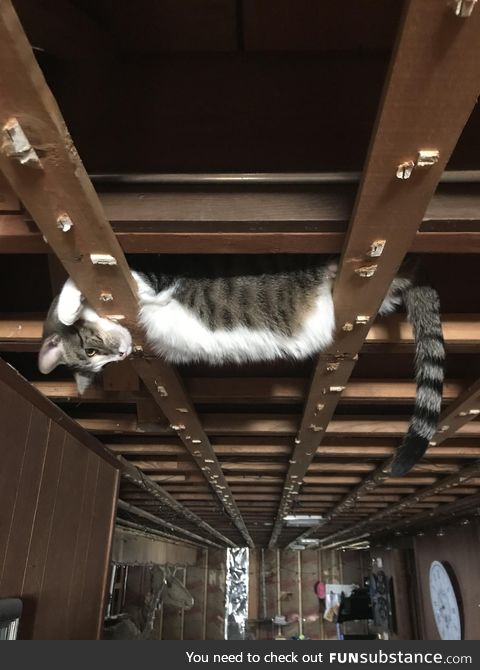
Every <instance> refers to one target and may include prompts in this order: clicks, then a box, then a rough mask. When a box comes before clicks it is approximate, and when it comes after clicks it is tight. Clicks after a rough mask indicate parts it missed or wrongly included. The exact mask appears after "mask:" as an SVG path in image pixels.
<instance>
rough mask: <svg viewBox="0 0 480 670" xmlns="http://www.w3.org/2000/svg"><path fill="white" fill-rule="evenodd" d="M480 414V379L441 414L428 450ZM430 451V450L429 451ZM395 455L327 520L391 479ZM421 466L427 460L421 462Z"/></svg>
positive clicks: (349, 507)
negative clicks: (390, 473) (391, 466)
mask: <svg viewBox="0 0 480 670" xmlns="http://www.w3.org/2000/svg"><path fill="white" fill-rule="evenodd" d="M479 415H480V380H477V381H476V382H475V383H473V384H472V385H471V386H469V388H467V389H466V390H465V391H464V392H463V393H462V394H461V395H460V396H459V397H458V398H457V399H456V400H455V401H454V402H452V403H451V404H450V405H449V406H448V407H447V408H446V409H445V411H444V412H442V414H441V416H440V420H439V422H438V425H439V429H438V431H437V433H436V435H435V437H434V440H432V441H431V442H430V447H429V449H436V450H439V449H440V450H441V449H442V447H440V446H439V445H440V444H441V443H442V442H445V440H447V439H449V438H452V437H453V436H454V435H456V434H457V433H458V431H459V430H460V429H461V428H462V427H463V426H465V425H467V424H468V423H469V422H471V421H472V420H474V419H477V418H478V416H479ZM427 453H428V451H427ZM392 460H393V457H390V458H389V459H387V460H386V461H384V463H382V464H381V465H380V466H379V467H378V468H377V469H376V470H375V472H374V473H372V474H371V475H369V476H368V477H366V478H365V480H364V481H363V482H362V483H361V484H360V485H359V486H357V487H356V488H355V489H354V490H353V491H351V492H350V493H348V494H347V495H346V496H345V497H344V498H343V500H342V501H341V502H340V503H338V504H337V505H335V506H334V508H333V509H332V510H331V511H330V512H329V513H328V515H326V522H327V523H330V522H331V521H332V520H333V519H336V518H337V517H338V516H340V515H341V514H343V513H344V512H348V511H350V510H351V509H352V507H354V506H355V502H356V501H357V500H358V499H359V498H361V497H362V496H365V495H370V494H371V493H372V492H373V491H374V490H375V489H376V488H377V487H378V486H381V485H382V484H384V483H385V481H387V480H388V479H389V471H390V465H391V463H392ZM421 465H422V466H423V465H424V461H422V464H421ZM324 526H325V521H324V522H323V523H322V524H319V525H318V526H314V527H312V528H309V529H308V530H306V531H305V532H304V533H302V534H301V535H299V536H298V538H296V539H295V540H293V542H291V543H290V544H292V543H294V542H297V541H300V540H301V539H304V538H307V537H309V536H310V535H313V534H315V533H316V532H317V531H319V530H320V529H321V528H322V529H323V528H324Z"/></svg>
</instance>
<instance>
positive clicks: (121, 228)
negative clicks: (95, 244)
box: [0, 185, 480, 254]
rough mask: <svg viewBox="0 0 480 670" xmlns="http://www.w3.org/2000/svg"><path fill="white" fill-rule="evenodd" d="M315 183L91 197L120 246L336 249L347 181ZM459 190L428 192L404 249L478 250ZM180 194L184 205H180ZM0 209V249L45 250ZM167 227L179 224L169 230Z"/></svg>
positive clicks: (474, 209) (20, 221) (15, 214)
mask: <svg viewBox="0 0 480 670" xmlns="http://www.w3.org/2000/svg"><path fill="white" fill-rule="evenodd" d="M319 188H320V187H319ZM321 188H322V193H316V194H315V193H314V194H312V193H310V192H302V191H301V190H298V192H294V193H292V194H291V195H290V196H289V197H288V198H287V197H286V196H285V195H284V194H283V193H278V194H271V193H261V194H251V193H229V194H222V197H221V198H220V197H219V196H218V197H215V196H212V195H211V194H210V195H208V194H198V193H193V194H191V195H190V198H189V194H185V193H184V192H181V193H179V194H177V195H176V194H175V193H165V194H163V197H162V194H149V193H147V194H145V193H142V192H139V193H114V194H112V193H99V194H98V196H99V199H100V202H101V204H102V206H103V208H104V211H105V214H106V216H107V218H108V219H109V221H110V222H111V225H112V228H113V230H114V232H115V235H116V237H117V240H118V242H119V244H120V246H121V247H122V249H123V251H124V252H125V253H145V254H153V253H170V254H174V253H195V254H202V253H203V254H211V253H222V254H233V253H248V254H252V253H254V254H255V253H256V254H258V253H292V252H294V253H312V252H315V253H324V254H338V253H340V252H341V250H342V247H343V243H344V240H345V231H346V225H347V220H348V216H349V214H350V211H351V200H352V194H351V188H350V189H349V190H348V191H347V192H346V193H345V194H343V195H340V194H339V190H338V187H337V188H333V187H329V188H327V187H321ZM466 191H467V192H466V194H465V195H464V196H460V195H458V194H457V193H453V194H450V195H449V194H443V193H442V194H439V195H437V196H434V198H433V200H432V206H431V208H429V210H427V212H426V214H425V217H424V221H423V224H422V228H421V229H420V231H419V232H418V233H417V234H416V235H415V238H414V239H413V242H412V246H411V249H410V251H411V252H413V253H427V254H430V253H445V254H458V253H468V254H471V253H480V230H478V225H479V214H478V211H479V210H480V202H479V201H480V196H478V195H475V194H473V193H471V185H470V186H469V185H467V187H466ZM0 192H1V185H0ZM139 196H141V198H140V197H139ZM202 196H203V197H202ZM314 196H316V199H315V200H314V205H312V204H311V201H312V197H314ZM232 199H234V202H235V210H234V211H236V210H239V211H238V212H236V217H235V219H233V220H232V219H231V217H232V209H233V207H232ZM323 199H325V203H323V202H322V201H323ZM185 200H187V202H188V206H185V205H184V204H183V203H184V201H185ZM217 200H219V202H217ZM244 200H245V202H244ZM317 200H318V202H317ZM144 201H146V203H145V204H144V205H143V206H145V209H146V211H145V212H144V213H143V212H142V204H143V203H144ZM332 201H333V202H334V203H335V204H334V206H333V207H332ZM337 201H338V202H337ZM0 204H1V200H0ZM195 204H196V205H197V207H196V210H195V211H193V210H194V205H195ZM255 207H256V209H255ZM163 209H164V210H165V213H162V214H159V213H158V210H160V211H162V210H163ZM212 209H213V210H214V213H212V212H211V211H210V210H212ZM205 210H207V212H209V211H210V217H209V218H210V220H205ZM285 210H286V211H285ZM0 211H3V212H4V213H3V215H1V214H0V254H3V253H9V254H30V253H48V251H49V248H48V245H47V244H46V243H45V242H44V240H43V239H42V235H41V233H39V231H38V230H37V229H36V228H35V227H34V226H32V225H31V219H30V217H29V215H28V213H20V212H19V211H18V208H17V209H16V210H11V211H8V210H3V208H2V207H1V206H0ZM198 212H202V213H203V218H201V217H200V216H199V214H198ZM195 215H196V216H197V219H195ZM272 216H274V217H275V218H272ZM172 222H174V223H172ZM174 226H175V228H177V227H181V228H182V230H176V229H173V230H172V228H173V227H174ZM205 228H207V230H205Z"/></svg>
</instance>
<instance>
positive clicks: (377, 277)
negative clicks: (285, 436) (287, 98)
mask: <svg viewBox="0 0 480 670" xmlns="http://www.w3.org/2000/svg"><path fill="white" fill-rule="evenodd" d="M479 31H480V14H479V13H476V15H475V13H474V14H473V15H472V17H470V18H469V20H468V21H463V20H460V19H459V18H458V17H456V16H455V15H454V14H453V12H450V13H447V12H446V8H445V7H444V6H440V5H439V4H438V3H437V2H435V1H434V0H429V1H428V2H425V0H409V2H407V4H406V7H405V13H404V16H403V20H402V24H401V27H400V30H399V36H398V41H397V44H396V47H395V50H394V53H393V56H392V61H391V65H390V71H389V75H388V77H387V80H386V83H385V88H384V93H383V98H382V101H381V104H380V109H379V113H378V116H377V122H376V126H375V130H374V133H373V136H372V140H371V143H370V148H369V153H368V157H367V161H366V165H365V168H364V172H363V178H362V182H361V186H360V189H359V192H358V195H357V199H356V203H355V206H354V210H353V214H352V218H351V221H350V225H349V229H348V233H347V238H346V241H345V246H344V249H343V251H342V256H341V260H340V267H339V272H338V274H337V277H336V280H335V285H334V291H333V295H334V303H335V315H336V323H337V335H336V339H335V342H334V344H333V346H332V347H331V349H330V352H329V353H330V354H331V358H330V361H328V360H325V358H321V359H320V360H319V362H318V364H317V367H316V369H315V372H314V374H313V377H312V383H311V387H310V392H309V395H308V398H307V401H306V403H305V409H304V414H303V417H302V421H301V425H300V428H299V431H298V435H297V438H296V446H295V449H294V451H293V454H292V459H291V460H292V461H293V463H291V465H290V468H289V471H288V473H287V477H286V480H285V488H284V493H283V495H282V501H281V503H280V506H279V510H278V515H277V520H276V522H275V526H274V529H273V532H272V537H271V540H270V545H269V546H270V547H271V548H273V547H274V546H275V545H276V542H277V540H278V538H279V536H280V533H281V530H282V527H283V517H284V516H285V514H287V513H288V512H289V510H290V509H291V506H292V503H293V495H292V494H293V493H295V492H297V493H298V488H299V487H300V486H301V483H302V480H303V478H304V476H305V473H306V472H307V470H308V466H309V464H310V462H311V459H312V458H313V454H314V453H315V450H316V447H317V446H318V444H319V443H320V442H321V439H322V437H323V434H324V432H325V431H324V429H325V426H326V425H327V424H328V423H329V421H330V420H331V418H332V416H333V414H334V412H335V408H336V406H337V403H338V398H339V394H338V393H330V394H328V393H327V394H326V395H323V394H322V389H325V388H327V389H328V388H330V387H333V386H336V387H344V386H346V382H347V380H348V379H349V377H350V375H351V373H352V370H353V368H354V366H355V361H356V356H357V354H358V351H359V350H360V348H361V346H362V344H363V342H364V339H365V336H366V334H367V328H366V327H365V325H361V324H360V325H356V326H355V325H352V328H351V329H350V328H349V327H348V328H347V327H344V326H345V324H356V319H357V316H358V315H366V316H367V323H369V322H370V321H371V320H372V315H375V314H376V313H377V312H378V309H379V307H380V305H381V302H382V300H383V298H384V296H385V293H386V290H387V288H388V286H389V285H390V283H391V281H392V279H393V278H394V276H395V274H396V272H397V270H398V267H399V266H400V264H401V261H402V259H403V257H404V256H405V254H406V253H407V251H408V250H409V249H410V247H411V245H412V242H413V238H414V237H415V234H416V232H417V230H418V228H419V227H420V224H421V222H422V219H423V217H424V215H425V212H426V209H427V206H428V203H429V201H430V199H431V197H432V196H433V193H434V191H435V189H436V187H437V184H438V181H439V179H440V177H441V174H442V171H443V170H444V169H445V166H446V164H447V161H448V159H449V157H450V155H451V154H452V151H453V149H454V147H455V144H456V142H457V140H458V138H459V136H460V133H461V132H462V129H463V127H464V125H465V123H466V122H467V120H468V117H469V115H470V113H471V111H472V109H473V108H474V105H475V104H476V100H477V96H478V90H479V89H480V57H479V56H480V53H479V52H480V42H479V40H478V34H479ZM432 43H434V44H435V45H436V51H435V52H434V51H433V50H432ZM440 54H441V55H442V59H441V66H439V64H438V58H439V55H440ZM467 63H468V66H467V65H466V64H467ZM427 90H428V96H423V95H422V94H420V95H419V91H420V92H421V91H427ZM423 149H425V150H431V149H434V150H437V151H438V152H439V158H438V162H437V163H436V164H434V165H432V166H431V167H429V168H420V167H415V168H414V170H413V173H412V175H411V177H410V178H409V179H397V178H396V173H397V169H398V166H399V165H400V164H402V163H404V162H405V161H409V160H411V161H416V160H417V156H418V152H419V151H420V150H423ZM376 240H385V241H386V244H385V247H384V250H383V253H382V255H381V256H380V257H378V258H374V259H372V258H370V257H369V249H370V245H372V244H373V243H374V242H375V241H376ZM370 265H375V272H374V274H373V276H370V277H369V278H362V276H361V275H360V274H359V273H358V270H360V269H361V268H362V267H363V266H370ZM337 355H340V356H341V358H340V364H339V366H338V369H337V370H335V371H334V372H333V373H332V372H329V371H328V369H327V366H328V364H329V363H330V362H337V359H336V358H335V356H337ZM312 426H315V427H316V426H320V427H322V428H321V429H320V430H318V431H316V430H314V429H312Z"/></svg>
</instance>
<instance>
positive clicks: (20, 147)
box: [2, 118, 42, 168]
mask: <svg viewBox="0 0 480 670" xmlns="http://www.w3.org/2000/svg"><path fill="white" fill-rule="evenodd" d="M2 131H3V136H4V139H3V143H2V152H3V153H4V154H5V155H6V156H8V157H9V158H15V159H16V160H18V162H19V163H20V164H21V165H28V166H30V167H35V168H41V167H42V165H41V163H40V159H39V157H38V154H37V152H36V151H35V149H34V148H33V147H32V145H31V144H30V142H29V141H28V138H27V136H26V135H25V133H24V132H23V129H22V126H21V125H20V124H19V123H18V121H17V119H14V118H12V119H9V120H8V121H7V123H6V124H5V125H4V126H3V128H2Z"/></svg>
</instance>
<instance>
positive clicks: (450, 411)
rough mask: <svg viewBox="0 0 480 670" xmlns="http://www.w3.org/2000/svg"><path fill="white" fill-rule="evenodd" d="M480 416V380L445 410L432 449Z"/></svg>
mask: <svg viewBox="0 0 480 670" xmlns="http://www.w3.org/2000/svg"><path fill="white" fill-rule="evenodd" d="M479 416H480V379H479V380H477V381H476V382H475V383H473V384H472V385H471V386H469V387H468V388H467V389H466V390H465V391H464V392H463V393H462V394H461V395H460V396H459V397H458V398H457V399H456V400H455V401H454V402H452V403H450V405H449V406H448V407H447V408H446V409H445V411H444V412H443V413H442V415H441V417H440V420H439V422H438V426H439V428H438V431H437V433H436V435H435V436H434V438H433V440H432V442H431V443H430V444H431V447H436V446H437V445H438V444H441V443H442V442H444V441H445V440H448V439H449V438H450V437H453V436H454V435H455V433H457V432H458V430H459V429H460V428H461V427H462V426H464V425H466V424H467V423H469V422H470V421H473V420H474V419H478V417H479Z"/></svg>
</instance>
